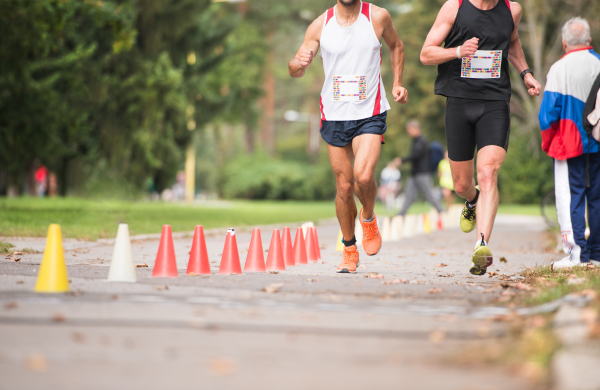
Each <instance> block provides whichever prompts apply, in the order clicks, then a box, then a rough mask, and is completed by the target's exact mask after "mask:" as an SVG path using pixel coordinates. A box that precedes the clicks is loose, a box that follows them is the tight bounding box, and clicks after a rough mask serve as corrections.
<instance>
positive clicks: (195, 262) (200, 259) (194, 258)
mask: <svg viewBox="0 0 600 390" xmlns="http://www.w3.org/2000/svg"><path fill="white" fill-rule="evenodd" d="M186 274H188V275H191V274H194V275H210V264H209V263H208V251H207V250H206V240H205V239H204V228H203V227H202V225H196V228H195V229H194V239H193V241H192V250H191V251H190V260H189V261H188V266H187V271H186Z"/></svg>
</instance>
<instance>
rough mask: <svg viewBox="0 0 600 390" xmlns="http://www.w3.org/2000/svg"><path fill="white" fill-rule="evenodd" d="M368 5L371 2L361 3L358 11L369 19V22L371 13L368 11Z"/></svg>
mask: <svg viewBox="0 0 600 390" xmlns="http://www.w3.org/2000/svg"><path fill="white" fill-rule="evenodd" d="M370 6H371V4H369V3H362V9H361V10H360V12H361V13H362V14H363V15H365V16H366V17H367V19H369V22H370V21H371V15H370V13H369V9H370Z"/></svg>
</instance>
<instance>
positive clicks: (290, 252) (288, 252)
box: [281, 227, 296, 267]
mask: <svg viewBox="0 0 600 390" xmlns="http://www.w3.org/2000/svg"><path fill="white" fill-rule="evenodd" d="M281 249H282V250H283V259H284V260H285V266H286V267H293V266H295V265H296V262H295V261H294V246H293V245H292V235H291V234H290V228H289V227H284V228H283V234H282V237H281Z"/></svg>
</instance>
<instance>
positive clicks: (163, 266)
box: [152, 225, 179, 278]
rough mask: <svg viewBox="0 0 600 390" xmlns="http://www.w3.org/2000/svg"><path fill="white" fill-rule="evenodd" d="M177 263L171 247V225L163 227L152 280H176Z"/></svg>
mask: <svg viewBox="0 0 600 390" xmlns="http://www.w3.org/2000/svg"><path fill="white" fill-rule="evenodd" d="M178 276H179V274H178V272H177V262H176V260H175V248H174V246H173V235H172V234H171V225H163V229H162V234H161V236H160V244H159V245H158V253H157V254H156V261H155V262H154V269H153V270H152V277H154V278H176V277H178Z"/></svg>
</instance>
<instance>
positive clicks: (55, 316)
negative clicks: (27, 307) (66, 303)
mask: <svg viewBox="0 0 600 390" xmlns="http://www.w3.org/2000/svg"><path fill="white" fill-rule="evenodd" d="M50 319H51V320H52V322H65V321H66V320H67V319H66V318H65V315H64V314H63V313H54V314H53V315H52V317H51V318H50Z"/></svg>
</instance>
